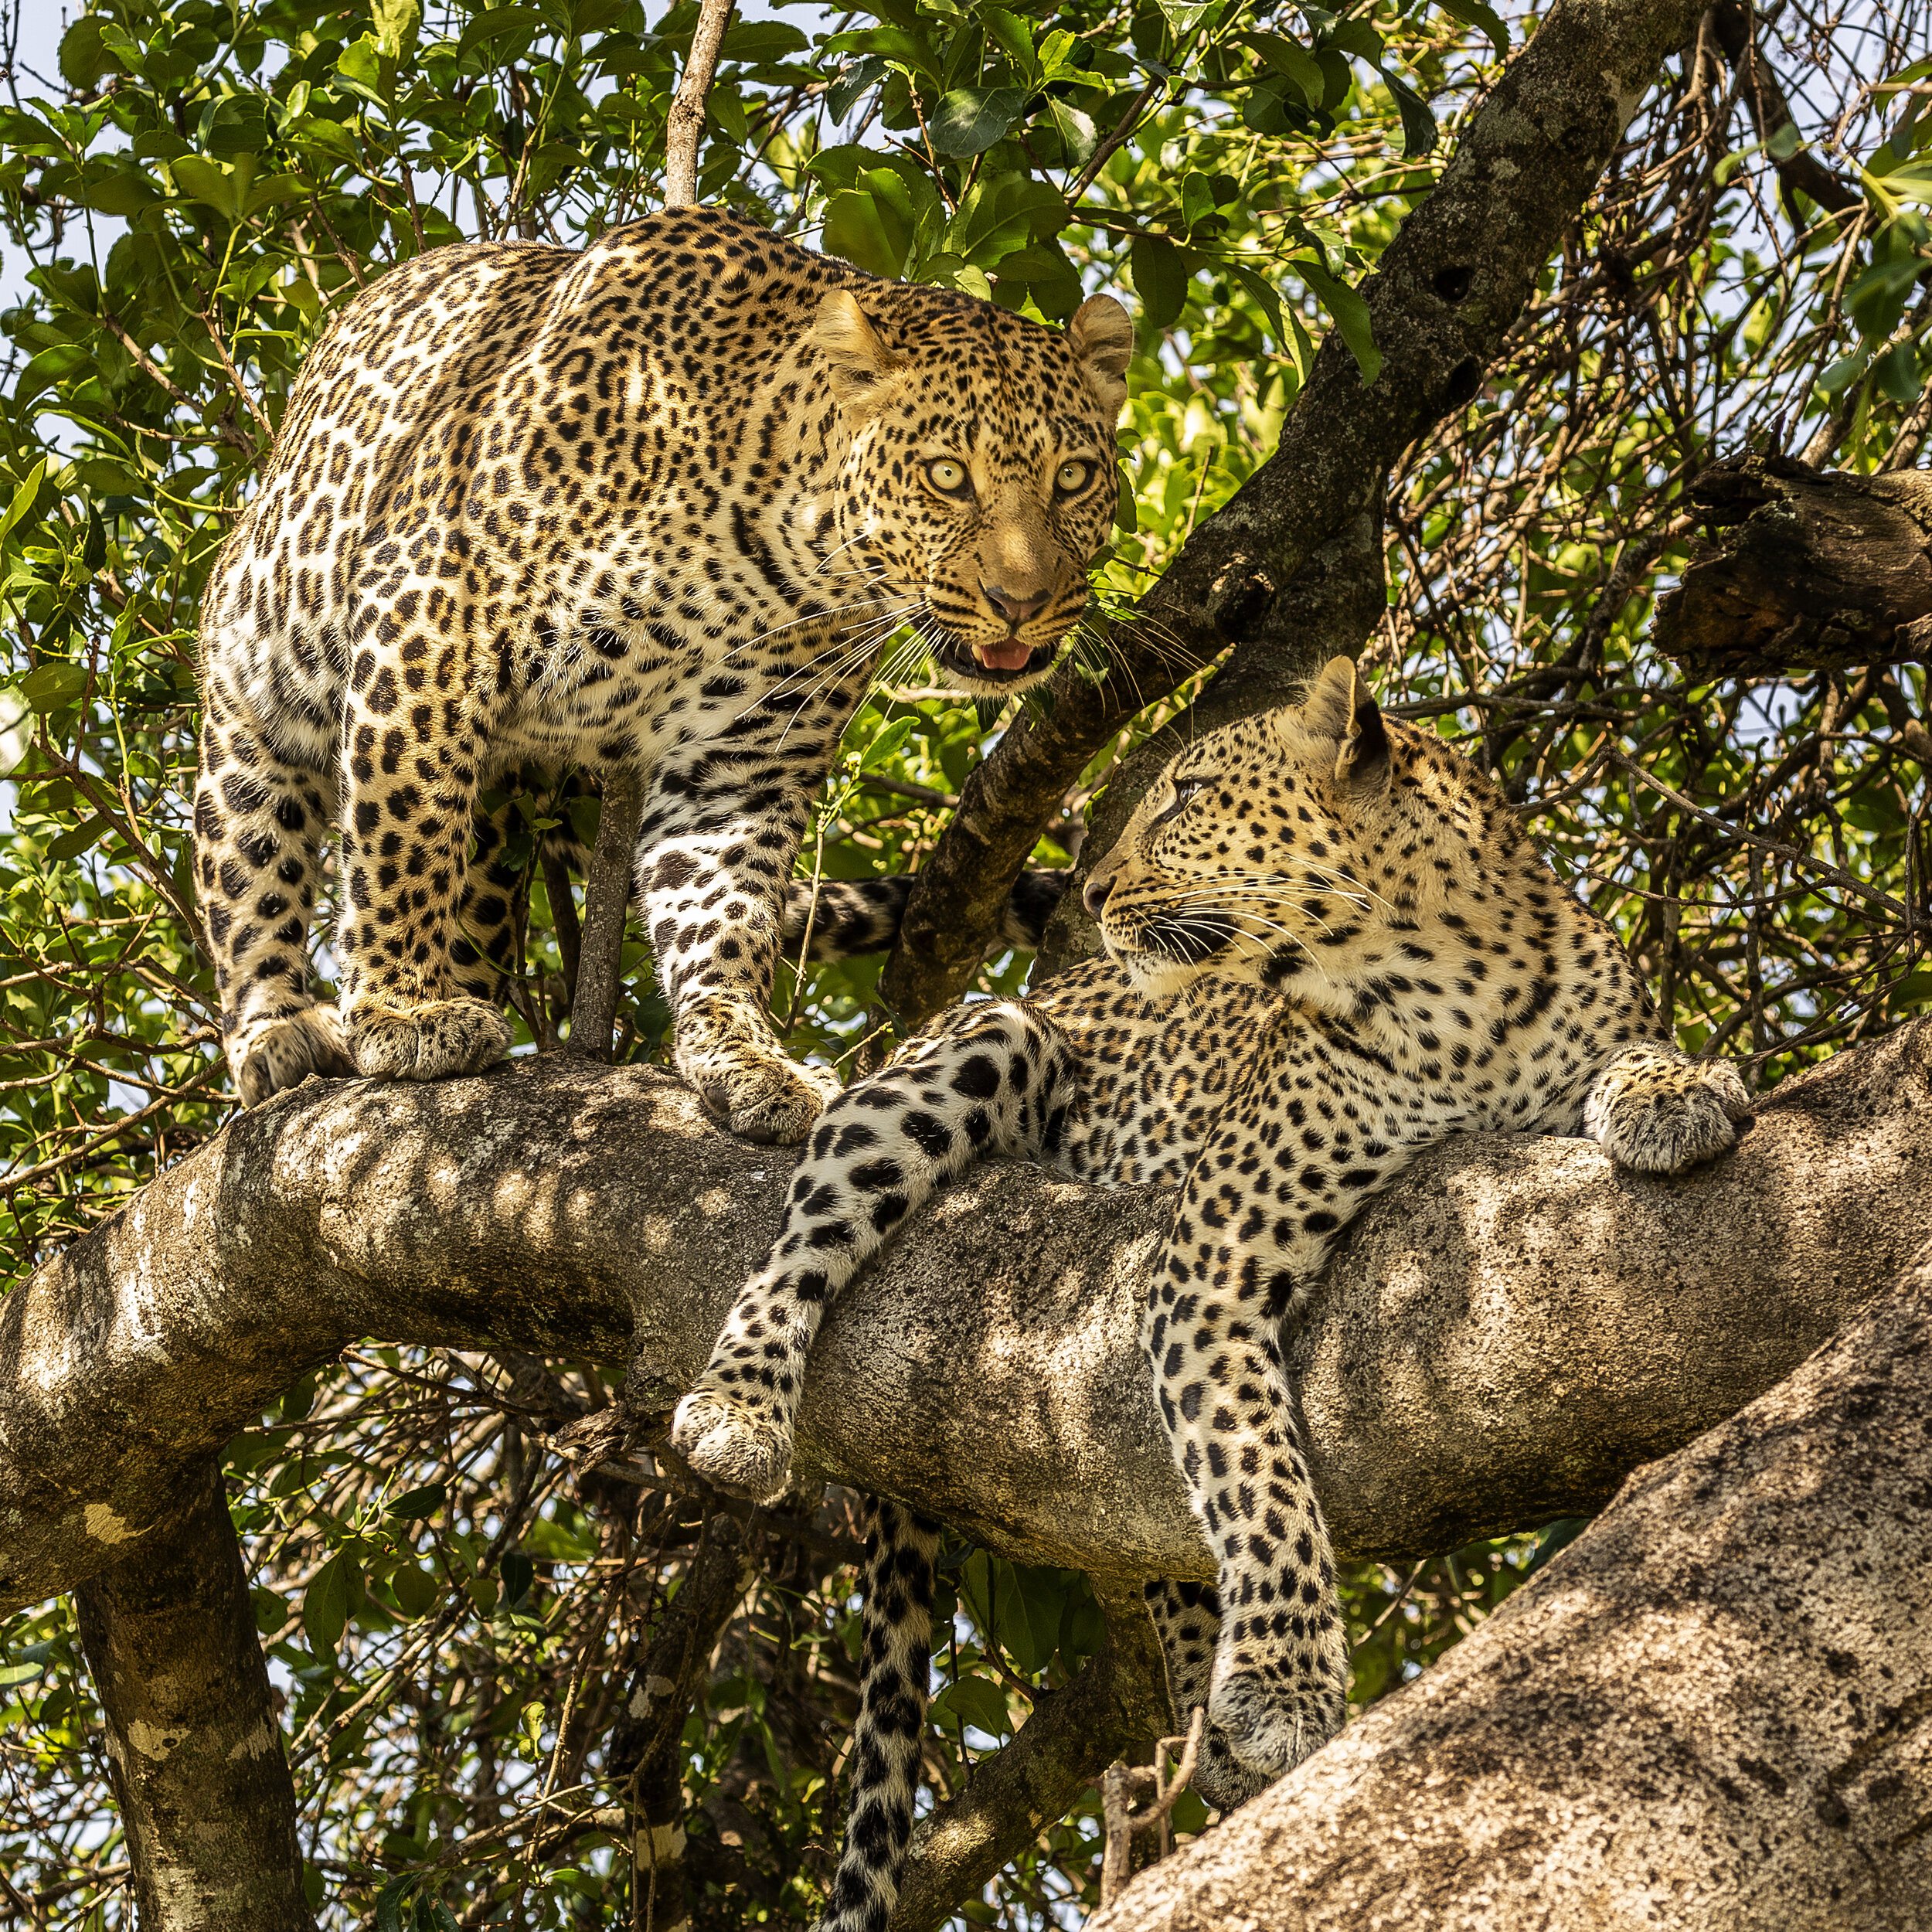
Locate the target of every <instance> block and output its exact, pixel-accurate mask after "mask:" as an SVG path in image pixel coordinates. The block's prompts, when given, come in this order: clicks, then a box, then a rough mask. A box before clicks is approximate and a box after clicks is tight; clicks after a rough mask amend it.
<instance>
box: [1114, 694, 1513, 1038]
mask: <svg viewBox="0 0 1932 1932" xmlns="http://www.w3.org/2000/svg"><path fill="white" fill-rule="evenodd" d="M1521 845H1522V838H1521V835H1520V833H1519V832H1518V831H1517V830H1516V828H1515V822H1514V819H1513V817H1512V815H1511V813H1510V811H1509V808H1508V806H1507V804H1505V801H1503V799H1502V797H1501V795H1500V794H1498V793H1497V792H1496V791H1495V788H1494V787H1492V785H1491V784H1489V782H1488V780H1487V779H1486V778H1485V777H1483V775H1482V774H1481V772H1479V771H1478V770H1477V769H1476V767H1475V766H1473V765H1472V764H1470V763H1469V762H1468V760H1465V759H1461V758H1458V757H1455V756H1454V754H1453V753H1451V752H1450V751H1449V750H1447V747H1444V746H1443V745H1441V743H1440V741H1439V740H1437V739H1436V738H1435V737H1434V734H1432V733H1427V732H1423V731H1420V730H1417V729H1416V728H1415V727H1413V726H1409V725H1405V724H1402V723H1397V722H1393V721H1391V720H1389V719H1385V718H1383V716H1382V714H1381V713H1380V711H1379V709H1377V707H1376V702H1375V700H1374V699H1372V697H1370V696H1369V694H1368V692H1367V691H1366V689H1364V688H1363V686H1362V684H1361V683H1360V682H1359V678H1358V676H1357V674H1356V672H1355V666H1354V665H1353V664H1352V662H1350V661H1349V659H1348V658H1336V659H1335V661H1334V662H1332V664H1330V665H1328V668H1326V669H1325V671H1324V672H1322V673H1321V675H1320V677H1319V678H1318V679H1317V680H1316V681H1315V684H1314V685H1313V686H1312V687H1311V690H1310V692H1309V695H1308V699H1307V701H1306V702H1304V703H1303V704H1301V705H1300V706H1293V707H1290V708H1287V709H1283V710H1280V711H1274V712H1270V713H1264V714H1262V715H1260V716H1255V717H1251V718H1245V719H1241V720H1240V721H1239V722H1238V723H1235V724H1233V725H1230V726H1226V727H1225V728H1224V729H1223V730H1219V731H1216V732H1213V733H1209V735H1208V736H1206V737H1205V738H1203V739H1202V740H1201V741H1200V743H1198V744H1196V745H1193V746H1191V747H1189V749H1188V750H1186V751H1185V752H1183V753H1182V754H1181V755H1180V756H1179V757H1177V758H1175V760H1174V761H1173V762H1172V764H1170V765H1169V766H1168V767H1167V769H1166V770H1165V771H1164V772H1163V773H1162V775H1161V777H1160V778H1159V779H1158V781H1156V782H1155V784H1154V785H1153V786H1152V787H1151V788H1150V790H1149V791H1148V794H1147V796H1146V797H1145V798H1144V799H1143V800H1142V801H1141V805H1140V807H1139V808H1138V810H1137V811H1136V812H1135V813H1134V817H1133V818H1131V820H1130V821H1128V827H1127V829H1126V830H1125V832H1123V833H1122V834H1121V838H1120V840H1119V842H1117V844H1116V845H1115V846H1114V849H1113V850H1112V851H1111V852H1109V853H1108V855H1107V857H1106V858H1105V859H1103V860H1102V861H1101V862H1100V865H1099V866H1097V868H1096V869H1095V870H1094V873H1093V875H1092V876H1091V878H1090V879H1089V881H1088V883H1087V905H1088V907H1089V909H1090V910H1092V911H1093V912H1094V915H1095V917H1097V919H1098V920H1099V921H1100V933H1101V937H1102V939H1103V940H1104V943H1105V944H1106V946H1107V951H1108V952H1109V953H1110V954H1111V955H1112V956H1113V957H1114V959H1115V960H1116V961H1118V962H1119V963H1120V964H1121V965H1122V966H1123V967H1124V968H1126V969H1127V971H1128V972H1129V973H1130V974H1131V975H1132V977H1133V978H1134V981H1135V982H1136V983H1137V984H1138V985H1139V986H1140V987H1141V989H1142V990H1143V991H1144V992H1147V993H1148V994H1150V995H1154V996H1156V997H1166V996H1169V995H1173V994H1175V993H1178V992H1182V991H1183V990H1184V989H1185V988H1186V987H1188V986H1189V985H1191V984H1192V982H1193V981H1195V980H1196V979H1197V978H1199V977H1200V976H1201V975H1202V974H1203V973H1206V972H1208V971H1213V973H1215V974H1216V975H1219V976H1220V977H1222V978H1232V979H1235V980H1238V981H1248V982H1250V983H1253V984H1256V985H1262V986H1265V987H1267V988H1270V990H1282V989H1284V988H1287V986H1289V985H1290V984H1292V985H1293V988H1294V992H1295V993H1296V994H1297V995H1298V997H1301V998H1311V999H1313V1000H1315V1002H1317V1003H1321V984H1322V981H1323V979H1324V978H1325V975H1328V974H1331V973H1332V974H1336V975H1339V974H1341V973H1342V972H1345V971H1346V972H1349V973H1353V972H1354V971H1355V969H1356V968H1359V967H1362V966H1363V965H1365V964H1366V965H1370V966H1379V965H1382V964H1384V963H1385V962H1387V961H1396V960H1399V958H1400V956H1401V955H1402V954H1403V951H1404V948H1405V947H1407V948H1408V949H1409V951H1410V953H1411V954H1413V955H1415V956H1418V957H1419V956H1420V954H1419V951H1418V950H1417V947H1416V946H1415V943H1414V940H1413V939H1412V938H1411V937H1410V935H1414V934H1420V932H1422V930H1423V928H1424V927H1425V926H1427V925H1428V924H1430V923H1432V921H1433V920H1434V919H1435V918H1436V917H1437V916H1439V915H1440V912H1441V909H1442V907H1443V906H1444V903H1446V896H1447V894H1448V893H1449V892H1450V891H1451V889H1455V890H1456V891H1457V892H1458V903H1461V904H1466V905H1467V906H1468V908H1469V910H1470V913H1471V916H1473V917H1475V918H1476V919H1477V920H1478V923H1480V917H1481V914H1480V909H1481V904H1482V901H1483V898H1484V893H1483V881H1484V879H1485V876H1487V877H1488V878H1490V879H1492V880H1493V879H1494V878H1495V876H1496V875H1497V872H1498V868H1499V867H1501V866H1505V865H1506V864H1508V863H1509V862H1511V861H1512V859H1513V858H1514V856H1515V855H1516V854H1517V852H1519V849H1520V847H1521ZM1458 917H1461V915H1458Z"/></svg>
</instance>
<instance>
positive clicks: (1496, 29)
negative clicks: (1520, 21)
mask: <svg viewBox="0 0 1932 1932" xmlns="http://www.w3.org/2000/svg"><path fill="white" fill-rule="evenodd" d="M1436 5H1437V6H1438V7H1440V9H1441V10H1442V11H1443V12H1444V13H1446V14H1447V15H1448V16H1449V18H1450V19H1451V20H1460V21H1461V22H1462V24H1463V25H1464V26H1465V27H1480V28H1481V29H1482V30H1483V32H1485V33H1486V34H1487V35H1488V36H1489V44H1490V45H1491V46H1492V47H1494V48H1495V50H1496V58H1497V59H1498V60H1508V59H1509V28H1508V27H1507V26H1505V24H1504V22H1503V19H1502V15H1500V14H1499V13H1498V12H1496V10H1495V8H1493V7H1488V6H1485V5H1484V4H1483V0H1436Z"/></svg>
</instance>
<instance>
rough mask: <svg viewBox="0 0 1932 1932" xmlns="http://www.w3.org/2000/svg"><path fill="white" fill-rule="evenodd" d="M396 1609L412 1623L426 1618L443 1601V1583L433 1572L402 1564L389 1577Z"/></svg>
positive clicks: (414, 1565)
mask: <svg viewBox="0 0 1932 1932" xmlns="http://www.w3.org/2000/svg"><path fill="white" fill-rule="evenodd" d="M389 1588H390V1590H392V1591H393V1592H394V1593H395V1597H396V1604H397V1607H399V1608H400V1610H401V1611H402V1613H403V1615H404V1616H405V1617H409V1618H410V1619H411V1620H412V1621H413V1619H415V1618H417V1617H427V1615H428V1614H430V1611H432V1610H434V1608H435V1607H436V1606H437V1604H440V1602H441V1601H442V1600H443V1581H442V1579H441V1578H440V1577H437V1575H436V1574H435V1573H434V1572H433V1571H430V1570H424V1569H422V1568H421V1567H420V1566H418V1565H417V1564H415V1563H404V1564H403V1565H402V1566H400V1568H398V1569H397V1570H396V1571H395V1572H394V1573H393V1574H392V1575H391V1576H390V1577H389Z"/></svg>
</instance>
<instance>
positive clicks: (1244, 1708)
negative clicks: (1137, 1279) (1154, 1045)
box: [1141, 1150, 1348, 1803]
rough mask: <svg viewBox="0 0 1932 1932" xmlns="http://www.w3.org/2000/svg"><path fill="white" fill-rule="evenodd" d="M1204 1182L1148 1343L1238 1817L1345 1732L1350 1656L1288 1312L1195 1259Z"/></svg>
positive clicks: (1148, 1324) (1158, 1295)
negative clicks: (1294, 1396) (1288, 1361)
mask: <svg viewBox="0 0 1932 1932" xmlns="http://www.w3.org/2000/svg"><path fill="white" fill-rule="evenodd" d="M1210 1151H1211V1150H1210ZM1202 1165H1203V1166H1206V1165H1207V1158H1206V1157H1204V1158H1203V1162H1202ZM1198 1178H1199V1177H1198V1175H1197V1178H1196V1180H1195V1181H1191V1182H1190V1183H1189V1193H1188V1195H1186V1196H1184V1197H1183V1202H1182V1209H1181V1212H1180V1214H1179V1217H1178V1219H1177V1220H1176V1223H1175V1231H1174V1233H1173V1235H1172V1236H1171V1237H1170V1239H1169V1241H1168V1246H1167V1247H1166V1249H1165V1250H1164V1252H1163V1253H1162V1257H1161V1259H1160V1261H1159V1263H1158V1267H1157V1269H1156V1273H1155V1282H1154V1286H1153V1288H1152V1291H1151V1294H1150V1295H1149V1297H1148V1312H1147V1319H1146V1321H1145V1325H1144V1328H1143V1330H1142V1336H1141V1340H1142V1345H1143V1347H1144V1348H1145V1350H1146V1352H1147V1355H1148V1361H1149V1362H1150V1364H1151V1366H1152V1368H1153V1370H1154V1379H1155V1393H1156V1395H1157V1396H1158V1399H1159V1401H1160V1405H1161V1413H1162V1419H1163V1420H1165V1423H1166V1424H1167V1427H1168V1437H1169V1441H1170V1444H1171V1446H1172V1449H1173V1451H1174V1458H1175V1464H1176V1466H1177V1467H1178V1468H1179V1470H1180V1472H1181V1476H1182V1480H1183V1481H1185V1483H1186V1485H1187V1487H1188V1499H1189V1503H1190V1504H1191V1505H1192V1508H1193V1510H1194V1512H1195V1514H1196V1516H1197V1517H1198V1518H1199V1519H1200V1522H1201V1526H1202V1529H1203V1530H1204V1531H1205V1532H1206V1536H1207V1541H1208V1546H1209V1549H1212V1550H1213V1553H1214V1556H1215V1559H1216V1564H1217V1566H1218V1568H1219V1587H1218V1601H1219V1609H1220V1613H1221V1614H1220V1628H1219V1633H1218V1637H1217V1639H1216V1651H1215V1657H1214V1663H1213V1669H1212V1672H1211V1673H1210V1675H1209V1684H1208V1694H1207V1698H1206V1703H1207V1713H1208V1723H1209V1726H1210V1727H1211V1728H1212V1729H1213V1730H1216V1731H1218V1732H1219V1733H1221V1734H1222V1735H1223V1736H1224V1737H1225V1739H1226V1743H1227V1745H1228V1747H1229V1749H1230V1751H1231V1753H1232V1754H1233V1757H1234V1758H1235V1760H1237V1764H1238V1767H1240V1768H1239V1769H1237V1770H1233V1771H1231V1772H1230V1774H1229V1776H1228V1777H1226V1779H1225V1780H1224V1781H1223V1784H1222V1786H1221V1787H1220V1791H1219V1796H1220V1797H1221V1798H1226V1799H1227V1800H1229V1801H1232V1802H1235V1803H1239V1802H1241V1801H1243V1799H1244V1798H1246V1797H1247V1796H1249V1795H1252V1786H1251V1781H1252V1779H1253V1778H1254V1777H1259V1778H1260V1781H1262V1782H1263V1783H1271V1782H1272V1781H1274V1779H1276V1778H1277V1777H1281V1776H1282V1775H1283V1774H1284V1773H1285V1772H1287V1771H1290V1770H1293V1769H1294V1767H1295V1766H1296V1765H1298V1764H1300V1763H1301V1760H1303V1759H1304V1758H1305V1757H1308V1756H1309V1755H1310V1754H1311V1753H1313V1752H1314V1751H1315V1750H1318V1749H1319V1748H1320V1747H1321V1746H1322V1745H1323V1744H1325V1743H1327V1742H1328V1740H1329V1739H1330V1738H1331V1737H1332V1736H1334V1735H1335V1733H1336V1732H1337V1731H1338V1730H1340V1729H1341V1728H1342V1720H1343V1718H1344V1716H1345V1714H1346V1685H1347V1677H1348V1642H1347V1637H1346V1632H1345V1626H1344V1624H1343V1621H1342V1612H1341V1607H1340V1605H1339V1604H1338V1601H1337V1600H1336V1597H1335V1560H1334V1556H1333V1553H1332V1550H1331V1549H1330V1546H1329V1543H1328V1529H1327V1526H1325V1524H1324V1523H1323V1522H1322V1519H1321V1507H1320V1505H1319V1504H1318V1502H1316V1500H1315V1489H1314V1485H1312V1484H1311V1481H1309V1478H1308V1464H1307V1461H1306V1460H1305V1458H1304V1455H1303V1454H1302V1449H1301V1441H1300V1439H1299V1437H1298V1433H1297V1431H1296V1429H1295V1426H1294V1416H1293V1412H1292V1410H1291V1407H1290V1406H1289V1403H1288V1400H1287V1393H1286V1390H1285V1389H1284V1387H1283V1386H1282V1383H1281V1366H1280V1359H1279V1355H1278V1352H1277V1349H1276V1346H1275V1344H1274V1337H1273V1329H1274V1323H1275V1320H1276V1318H1277V1315H1278V1314H1279V1311H1280V1308H1281V1305H1282V1304H1283V1303H1284V1300H1285V1296H1284V1294H1282V1293H1281V1291H1279V1289H1278V1288H1277V1287H1276V1286H1275V1285H1274V1270H1271V1269H1270V1268H1268V1267H1265V1266H1263V1265H1260V1264H1259V1263H1258V1262H1257V1260H1256V1257H1253V1256H1251V1255H1250V1256H1243V1255H1242V1254H1240V1253H1238V1252H1237V1251H1236V1250H1234V1249H1233V1248H1232V1247H1230V1246H1227V1245H1225V1244H1220V1243H1208V1244H1206V1249H1207V1251H1206V1253H1197V1252H1196V1241H1195V1239H1194V1236H1195V1233H1196V1223H1195V1221H1194V1220H1193V1219H1192V1213H1193V1212H1196V1211H1198V1209H1197V1208H1196V1204H1195V1202H1194V1200H1193V1196H1194V1193H1195V1190H1196V1186H1197V1185H1198ZM1182 1694H1187V1693H1186V1691H1185V1685H1183V1687H1182ZM1243 1772H1245V1773H1246V1774H1247V1775H1246V1776H1243Z"/></svg>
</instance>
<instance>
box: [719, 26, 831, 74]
mask: <svg viewBox="0 0 1932 1932" xmlns="http://www.w3.org/2000/svg"><path fill="white" fill-rule="evenodd" d="M809 46H811V41H810V40H809V39H807V37H806V36H804V34H803V33H801V32H800V31H799V29H798V28H796V27H794V26H788V25H787V23H786V22H784V21H782V20H740V21H736V22H734V23H733V26H732V27H731V29H730V32H728V33H726V36H725V37H724V45H723V46H722V47H721V48H720V49H719V51H718V58H719V60H742V61H743V62H744V63H746V64H747V66H754V67H762V66H770V65H771V64H772V63H774V62H777V61H780V60H784V59H785V58H786V56H787V55H790V54H794V53H804V51H805V49H807V48H808V47H809Z"/></svg>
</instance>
